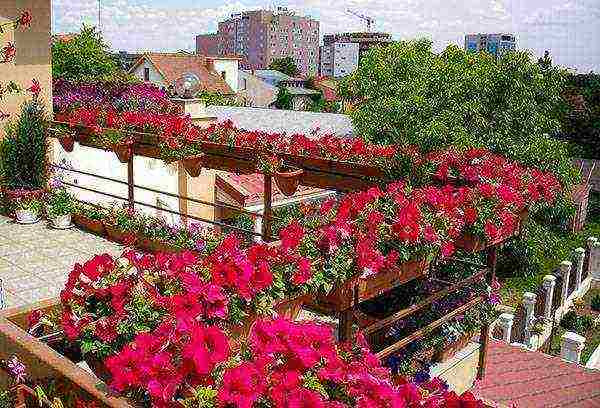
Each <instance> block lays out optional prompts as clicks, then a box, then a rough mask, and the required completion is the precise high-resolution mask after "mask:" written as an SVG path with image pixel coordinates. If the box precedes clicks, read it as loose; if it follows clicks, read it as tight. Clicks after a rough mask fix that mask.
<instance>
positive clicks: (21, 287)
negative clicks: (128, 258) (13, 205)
mask: <svg viewBox="0 0 600 408" xmlns="http://www.w3.org/2000/svg"><path fill="white" fill-rule="evenodd" d="M121 251H122V247H121V246H120V245H118V244H115V243H112V242H109V241H107V240H105V239H103V238H100V237H97V236H95V235H93V234H88V233H85V232H83V231H80V230H78V229H75V228H72V229H68V230H56V229H50V228H48V227H47V226H46V225H45V224H44V223H38V224H34V225H20V224H16V223H15V222H14V221H13V220H12V219H11V218H8V217H5V216H0V277H1V280H2V289H3V290H2V294H3V299H2V300H3V306H4V307H7V308H10V307H16V306H24V305H27V304H31V303H37V302H39V301H41V300H45V299H50V298H55V297H56V296H58V294H59V293H60V291H61V290H62V288H63V287H64V283H65V281H66V277H67V275H68V274H69V272H70V271H71V269H72V268H73V265H74V264H75V263H76V262H79V263H82V262H84V261H86V260H88V259H90V258H91V257H92V256H93V255H95V254H98V253H109V254H112V255H117V254H120V253H121Z"/></svg>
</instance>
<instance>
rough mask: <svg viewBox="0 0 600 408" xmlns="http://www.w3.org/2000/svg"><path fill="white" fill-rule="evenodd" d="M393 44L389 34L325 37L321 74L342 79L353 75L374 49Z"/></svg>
mask: <svg viewBox="0 0 600 408" xmlns="http://www.w3.org/2000/svg"><path fill="white" fill-rule="evenodd" d="M391 42H392V36H391V35H390V34H387V33H340V34H328V35H325V36H324V37H323V46H322V47H320V61H321V65H320V67H319V72H320V74H321V75H323V76H333V77H342V76H345V75H348V74H350V73H352V72H353V71H354V70H356V68H358V64H359V62H360V59H361V58H362V56H363V55H364V54H365V53H366V52H367V51H369V50H370V49H371V48H372V47H375V46H383V45H387V44H389V43H391Z"/></svg>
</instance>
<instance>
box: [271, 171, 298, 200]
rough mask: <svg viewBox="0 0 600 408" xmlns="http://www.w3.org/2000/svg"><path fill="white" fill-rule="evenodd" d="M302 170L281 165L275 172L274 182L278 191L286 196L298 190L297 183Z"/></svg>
mask: <svg viewBox="0 0 600 408" xmlns="http://www.w3.org/2000/svg"><path fill="white" fill-rule="evenodd" d="M302 173H304V170H302V169H297V168H289V167H283V168H281V169H279V170H278V171H276V172H275V184H277V187H278V188H279V191H281V192H282V193H283V195H285V196H286V197H290V196H293V195H294V194H295V193H296V190H298V185H299V184H300V180H301V177H302Z"/></svg>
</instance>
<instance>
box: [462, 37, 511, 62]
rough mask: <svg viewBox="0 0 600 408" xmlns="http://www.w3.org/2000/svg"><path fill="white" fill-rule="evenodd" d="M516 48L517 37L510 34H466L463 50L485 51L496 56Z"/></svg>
mask: <svg viewBox="0 0 600 408" xmlns="http://www.w3.org/2000/svg"><path fill="white" fill-rule="evenodd" d="M516 48H517V39H516V37H515V36H514V35H512V34H506V33H501V34H467V35H465V50H467V51H472V52H479V51H487V52H489V53H490V54H492V55H494V56H496V57H498V56H500V55H502V54H503V53H505V52H507V51H514V50H515V49H516Z"/></svg>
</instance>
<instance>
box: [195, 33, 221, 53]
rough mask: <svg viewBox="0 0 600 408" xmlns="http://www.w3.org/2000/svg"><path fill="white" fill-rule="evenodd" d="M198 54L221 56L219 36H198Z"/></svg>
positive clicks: (213, 34)
mask: <svg viewBox="0 0 600 408" xmlns="http://www.w3.org/2000/svg"><path fill="white" fill-rule="evenodd" d="M196 53H197V54H200V55H210V56H216V55H219V35H218V34H215V33H212V34H200V35H197V36H196Z"/></svg>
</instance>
